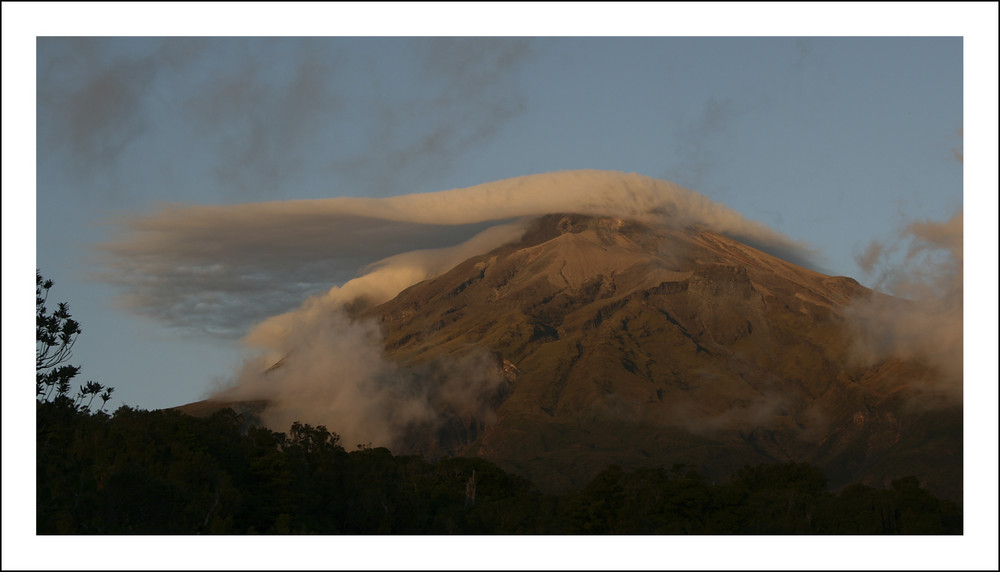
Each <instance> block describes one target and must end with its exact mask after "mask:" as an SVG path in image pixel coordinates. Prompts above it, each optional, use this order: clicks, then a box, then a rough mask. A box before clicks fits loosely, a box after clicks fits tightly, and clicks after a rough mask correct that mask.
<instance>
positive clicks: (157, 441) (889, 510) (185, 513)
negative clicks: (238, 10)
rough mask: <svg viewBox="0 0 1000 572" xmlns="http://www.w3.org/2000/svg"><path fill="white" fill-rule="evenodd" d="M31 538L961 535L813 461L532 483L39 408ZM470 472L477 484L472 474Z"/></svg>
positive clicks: (275, 435)
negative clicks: (559, 490)
mask: <svg viewBox="0 0 1000 572" xmlns="http://www.w3.org/2000/svg"><path fill="white" fill-rule="evenodd" d="M36 423H37V493H36V494H37V497H36V509H37V510H36V516H37V526H36V531H37V533H38V534H961V533H962V514H961V511H960V510H959V509H958V508H957V507H956V505H955V504H954V503H953V502H950V501H942V500H940V499H937V498H935V497H934V496H933V495H931V494H930V493H928V492H927V491H925V490H924V489H922V488H920V486H919V482H918V481H917V479H916V478H913V477H908V478H904V479H899V480H897V481H895V482H893V483H892V487H891V488H890V489H888V490H883V489H875V488H871V487H867V486H863V485H851V486H849V487H846V488H844V489H842V490H841V491H839V492H837V493H832V492H830V491H828V490H827V489H826V480H825V478H824V476H823V473H822V472H821V471H820V470H819V469H817V468H815V467H812V466H809V465H805V464H796V463H788V464H779V465H761V466H755V467H745V468H744V469H743V470H741V471H739V472H738V474H736V475H734V476H733V478H732V479H730V480H729V481H728V482H726V483H722V484H712V483H709V482H707V481H706V479H705V478H704V477H702V476H701V475H699V474H697V473H696V472H694V471H690V470H687V469H686V468H685V467H683V466H675V467H672V468H669V469H667V468H663V467H661V468H646V469H638V470H635V471H625V470H622V469H621V468H618V467H616V466H612V467H609V468H608V469H606V470H605V471H603V472H601V473H600V474H599V475H597V476H596V477H595V478H594V479H593V480H592V481H591V482H590V483H589V484H588V485H587V486H586V487H585V488H584V489H582V490H580V491H577V492H572V493H568V494H565V495H547V494H541V493H539V492H538V491H537V490H536V489H535V488H534V486H533V485H532V484H531V483H530V482H529V481H527V480H525V479H523V478H521V477H518V476H514V475H510V474H507V473H505V472H504V471H503V470H501V469H500V468H498V467H497V466H496V465H494V464H492V463H490V462H489V461H486V460H483V459H476V458H446V459H440V460H436V461H428V460H425V459H423V458H421V457H413V456H394V455H392V454H391V453H390V452H389V451H388V450H387V449H383V448H359V449H357V450H354V451H350V452H348V451H347V450H345V449H344V448H343V447H342V446H341V444H340V443H339V437H338V436H337V435H336V434H335V433H331V432H330V431H328V430H327V429H326V428H325V427H322V426H320V427H311V426H309V425H301V424H294V425H293V426H292V427H291V429H290V430H289V431H288V432H287V433H280V432H274V431H271V430H269V429H265V428H261V427H255V426H250V425H249V424H248V423H247V421H246V420H245V419H244V418H243V417H241V416H239V415H237V414H236V413H234V412H233V411H231V410H225V411H222V412H219V413H216V414H214V415H212V416H211V417H208V418H204V419H200V418H195V417H190V416H187V415H184V414H181V413H178V412H174V411H169V410H167V411H143V410H137V409H132V408H129V407H121V408H119V409H118V410H117V411H116V412H115V413H114V414H113V415H108V414H106V413H102V412H98V413H95V414H90V413H88V412H86V411H79V410H78V409H76V408H74V407H72V406H71V404H69V403H67V400H57V401H55V402H38V404H37V415H36ZM473 475H474V479H473Z"/></svg>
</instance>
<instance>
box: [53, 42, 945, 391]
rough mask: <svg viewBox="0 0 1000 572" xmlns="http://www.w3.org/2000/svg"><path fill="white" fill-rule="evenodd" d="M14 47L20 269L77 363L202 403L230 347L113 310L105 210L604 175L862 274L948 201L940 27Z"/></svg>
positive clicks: (120, 384) (225, 367)
mask: <svg viewBox="0 0 1000 572" xmlns="http://www.w3.org/2000/svg"><path fill="white" fill-rule="evenodd" d="M36 53H37V63H36V67H37V82H38V98H37V105H38V109H37V129H38V131H37V136H38V139H37V146H36V149H37V185H38V186H37V208H38V222H39V226H38V232H37V248H38V251H37V260H38V266H39V267H40V268H41V270H42V272H43V274H44V275H46V276H48V277H51V278H52V279H54V280H55V281H56V288H55V289H54V291H53V296H56V297H58V298H59V299H60V300H63V299H65V300H68V301H69V302H70V303H71V307H72V308H73V309H74V313H75V315H76V316H77V317H78V318H79V320H80V322H81V323H82V324H83V326H84V329H85V334H84V335H83V336H81V338H80V341H79V342H78V346H77V350H76V356H75V357H76V359H77V360H78V361H79V363H81V364H82V365H83V367H84V371H85V375H87V376H93V377H94V378H96V379H99V380H103V382H105V383H110V384H111V385H113V386H115V387H116V388H117V389H118V393H117V394H116V397H117V399H118V400H119V403H129V404H131V405H136V406H140V407H148V408H154V407H168V406H172V405H177V404H181V403H187V402H190V401H195V400H197V399H200V398H202V397H204V392H205V391H206V389H208V388H209V387H210V386H211V384H212V379H213V377H219V376H225V375H226V374H228V373H229V372H230V371H231V369H232V368H233V367H234V365H233V364H234V360H235V361H236V362H238V360H239V359H241V355H242V354H241V352H240V351H239V350H237V349H235V347H236V345H235V343H234V340H232V339H230V338H219V339H214V338H212V337H209V336H208V335H204V334H199V333H196V332H195V333H192V332H190V331H184V332H177V331H173V330H171V329H169V328H166V327H164V325H163V324H161V323H157V322H151V321H149V320H143V319H136V317H133V316H132V315H131V314H129V313H127V312H125V311H123V310H120V309H116V308H115V307H114V306H113V304H114V301H115V296H116V290H115V288H116V285H115V284H113V283H112V284H108V283H104V282H97V281H94V280H93V278H92V277H91V275H90V274H91V273H92V272H94V271H95V270H96V269H97V267H99V266H100V261H99V260H98V259H97V257H96V254H97V249H96V248H95V247H94V245H95V244H97V243H100V242H103V241H107V240H110V239H111V237H112V236H114V232H116V230H117V227H116V226H115V224H114V223H113V220H114V218H115V217H118V216H122V215H123V214H124V213H127V212H137V213H148V212H150V211H152V210H153V209H154V208H155V207H156V206H157V205H158V204H159V203H163V202H181V203H196V204H233V203H241V202H257V201H275V200H287V199H310V198H326V197H335V196H373V197H386V196H391V195H399V194H410V193H418V192H431V191H438V190H444V189H452V188H458V187H466V186H471V185H476V184H479V183H485V182H490V181H494V180H498V179H505V178H509V177H513V176H519V175H527V174H534V173H543V172H550V171H558V170H565V169H611V170H619V171H625V172H636V173H639V174H643V175H647V176H651V177H656V178H663V179H668V180H671V181H673V182H675V183H678V184H680V185H682V186H685V187H687V188H690V189H693V190H696V191H698V192H700V193H702V194H704V195H706V196H708V197H710V198H712V199H713V200H716V201H718V202H721V203H723V204H725V205H727V206H729V207H730V208H733V209H735V210H737V211H739V212H741V213H743V214H744V215H745V216H746V217H748V218H751V219H754V220H757V221H760V222H762V223H765V224H767V225H768V226H770V227H772V228H773V229H775V230H777V231H779V232H782V233H784V234H786V235H788V236H790V237H792V238H794V239H797V240H801V241H804V242H806V243H808V244H809V245H811V246H812V247H813V248H815V249H816V250H817V251H819V253H820V255H821V256H820V257H819V258H818V259H817V261H816V262H817V266H818V268H819V269H821V270H826V271H828V272H829V273H831V274H840V275H849V276H853V277H855V278H857V279H858V280H860V281H861V282H863V283H866V284H868V285H870V286H873V285H875V284H874V282H875V281H876V280H877V276H868V275H865V274H864V273H863V272H862V271H861V269H860V268H858V266H857V264H856V263H855V262H854V259H853V256H854V255H855V254H857V253H858V252H859V251H861V250H863V248H864V247H865V246H866V245H867V244H868V243H869V242H870V241H872V240H891V239H892V237H893V236H895V235H896V233H898V232H899V231H900V230H901V229H902V228H903V226H905V224H907V223H908V222H910V221H913V220H920V219H931V220H944V219H946V218H948V217H949V216H951V215H952V214H954V213H956V212H959V211H960V210H961V209H962V203H963V201H962V199H963V185H962V163H961V162H959V161H958V160H957V159H956V157H955V152H956V150H959V149H962V146H963V138H962V134H961V132H960V130H961V128H962V125H963V99H962V95H963V91H962V89H963V88H962V58H963V47H962V40H961V38H958V37H950V38H949V37H944V38H802V37H787V38H553V37H547V38H287V39H269V38H205V39H200V38H199V39H186V38H176V39H163V38H94V39H88V38H41V39H39V41H38V44H37V52H36ZM332 285H334V284H333V283H330V284H329V286H332ZM117 293H118V294H120V291H119V292H117ZM139 372H141V373H139ZM137 376H138V377H139V379H137Z"/></svg>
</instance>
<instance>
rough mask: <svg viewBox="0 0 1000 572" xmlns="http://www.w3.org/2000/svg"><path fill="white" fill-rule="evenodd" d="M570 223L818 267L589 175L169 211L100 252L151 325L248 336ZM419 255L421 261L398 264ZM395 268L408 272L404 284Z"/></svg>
mask: <svg viewBox="0 0 1000 572" xmlns="http://www.w3.org/2000/svg"><path fill="white" fill-rule="evenodd" d="M559 212H577V213H580V214H588V215H604V216H617V217H621V218H634V219H640V220H643V221H646V222H653V223H661V224H664V223H666V224H676V225H688V224H701V225H705V226H706V227H708V228H711V229H712V230H715V231H718V232H722V233H725V234H729V235H732V236H734V237H737V238H740V239H741V240H744V241H747V242H749V243H751V244H752V245H753V246H755V247H758V248H761V249H762V250H765V251H770V252H771V253H774V254H777V255H779V256H781V257H783V258H786V259H788V260H790V261H792V262H796V263H799V264H806V265H808V261H809V260H810V258H811V257H812V255H813V253H812V252H811V251H810V250H809V249H807V248H806V247H804V246H803V245H801V244H799V243H796V242H795V241H793V240H791V239H789V238H788V237H785V236H784V235H781V234H779V233H777V232H775V231H773V230H771V229H769V228H768V227H766V226H764V225H762V224H760V223H757V222H754V221H750V220H747V219H746V218H744V217H743V216H742V215H741V214H740V213H738V212H736V211H734V210H732V209H729V208H727V207H725V206H724V205H721V204H719V203H716V202H714V201H712V200H710V199H708V198H707V197H705V196H702V195H700V194H698V193H696V192H694V191H691V190H688V189H685V188H682V187H680V186H677V185H675V184H673V183H670V182H668V181H663V180H659V179H654V178H651V177H646V176H643V175H638V174H626V173H621V172H616V171H598V170H579V171H560V172H554V173H544V174H537V175H527V176H522V177H515V178H510V179H504V180H500V181H495V182H491V183H484V184H480V185H476V186H472V187H467V188H460V189H452V190H446V191H438V192H431V193H419V194H410V195H398V196H393V197H386V198H354V197H338V198H329V199H314V200H294V201H280V202H260V203H246V204H235V205H164V206H162V207H160V208H159V209H158V210H157V211H155V212H153V213H150V214H145V215H131V216H126V217H123V218H120V219H119V220H118V221H117V223H118V225H120V229H121V231H122V232H120V233H119V235H118V236H117V237H116V238H115V239H114V240H113V241H112V242H110V243H107V244H104V245H101V249H102V251H103V253H104V254H105V255H106V258H105V261H104V262H105V269H104V270H103V271H102V273H101V274H102V277H103V278H104V279H105V280H108V281H110V282H113V283H117V284H119V285H121V286H122V287H123V288H124V293H123V295H122V297H121V299H120V300H121V302H122V303H123V304H124V305H125V306H126V307H128V308H130V309H132V310H133V311H135V312H137V313H139V314H143V315H147V316H150V317H153V318H155V319H158V320H161V321H163V322H165V323H167V324H170V325H173V326H177V327H182V328H189V329H193V330H201V331H208V332H212V333H222V334H228V335H242V334H244V333H246V331H247V329H248V328H249V327H250V326H251V325H252V324H255V323H258V322H260V321H261V320H263V319H264V318H267V317H269V316H274V315H276V314H280V313H282V312H286V311H288V310H289V309H291V308H294V307H295V306H297V305H298V304H300V303H301V302H302V301H303V300H304V299H305V298H306V297H308V296H309V295H314V294H318V293H320V292H323V291H325V290H327V289H328V288H330V287H331V286H333V285H340V284H344V283H345V282H347V281H349V280H351V279H352V278H356V277H358V275H359V273H360V272H363V271H366V270H369V269H370V270H371V272H372V273H381V275H383V276H388V275H392V276H394V277H395V280H396V282H394V283H393V284H392V285H391V287H387V288H381V289H380V291H381V294H380V297H384V296H389V297H391V296H392V295H394V294H395V293H396V292H398V291H399V290H402V289H403V288H405V287H407V286H409V285H411V284H413V283H415V282H416V281H419V280H424V279H426V278H429V277H432V276H433V275H434V274H435V273H440V272H443V271H445V270H447V269H448V268H447V267H443V266H442V264H443V261H448V262H449V263H450V264H452V265H453V264H457V263H458V262H461V260H463V259H455V258H456V256H457V255H458V254H459V253H460V254H461V255H462V256H465V257H466V258H467V257H470V256H474V255H475V254H480V253H482V252H486V251H488V250H490V249H492V248H495V247H497V246H500V245H502V244H504V243H506V242H510V241H513V240H517V238H519V236H520V235H519V233H518V232H517V231H518V229H519V228H523V227H522V226H519V225H517V224H513V226H512V221H514V220H517V219H523V218H526V217H534V216H540V215H544V214H550V213H559ZM499 225H502V226H500V228H499V229H498V228H496V227H497V226H499ZM463 244H464V245H465V246H464V247H460V248H459V246H461V245H463ZM473 246H474V248H475V249H481V250H480V251H479V252H476V251H474V250H471V248H472V247H473ZM452 247H454V248H452ZM413 251H420V252H421V253H422V254H421V255H420V256H412V255H411V256H399V255H403V254H406V253H410V252H413ZM390 257H395V258H392V259H390ZM387 259H390V260H387ZM379 261H383V263H380V264H374V263H377V262H379ZM396 262H401V263H405V265H407V267H408V269H409V271H408V272H395V270H397V268H396V267H395V266H394V263H396ZM373 278H374V276H373ZM397 288H398V289H397Z"/></svg>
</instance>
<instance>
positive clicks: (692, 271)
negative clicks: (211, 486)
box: [360, 214, 962, 498]
mask: <svg viewBox="0 0 1000 572" xmlns="http://www.w3.org/2000/svg"><path fill="white" fill-rule="evenodd" d="M872 295H874V294H873V293H871V292H870V291H868V290H867V289H865V288H864V287H862V286H861V285H859V284H858V283H857V282H856V281H854V280H852V279H850V278H845V277H831V276H826V275H823V274H820V273H817V272H813V271H810V270H807V269H805V268H802V267H799V266H796V265H794V264H791V263H788V262H785V261H783V260H780V259H778V258H775V257H773V256H769V255H767V254H765V253H763V252H760V251H758V250H756V249H754V248H751V247H749V246H747V245H745V244H741V243H740V242H737V241H735V240H733V239H730V238H727V237H725V236H722V235H720V234H716V233H713V232H709V231H707V230H704V229H699V228H685V229H665V228H656V229H653V228H648V227H646V226H643V225H641V224H638V223H634V222H629V221H624V220H620V219H615V218H600V217H586V216H581V215H573V214H565V215H549V216H546V217H542V218H541V219H539V220H538V221H536V223H535V225H534V226H533V227H532V228H531V229H530V230H529V231H528V232H527V233H526V234H525V236H524V238H523V240H522V241H521V242H520V243H517V244H512V245H507V246H504V247H501V248H499V249H497V250H495V251H493V252H490V253H487V254H484V255H481V256H477V257H474V258H471V259H469V260H467V261H465V262H463V263H461V264H459V265H458V266H456V267H455V268H453V269H452V270H451V271H449V272H447V273H445V274H443V275H441V276H439V277H437V278H435V279H432V280H428V281H425V282H422V283H419V284H416V285H414V286H412V287H410V288H408V289H407V290H405V291H403V292H402V293H400V294H399V295H398V296H397V297H396V298H395V299H393V300H390V301H389V302H386V303H384V304H382V305H380V306H377V307H374V308H368V309H367V310H364V311H363V312H361V313H360V316H363V317H369V318H376V319H377V320H379V322H380V323H381V325H382V327H383V329H384V332H385V344H386V351H387V353H388V355H389V356H390V357H391V358H392V359H393V360H395V361H397V362H399V363H402V364H405V365H407V366H409V367H411V368H429V369H427V371H428V372H432V370H433V368H434V367H435V365H434V364H436V363H441V362H442V361H443V360H448V359H454V358H456V357H457V356H462V355H465V354H468V353H470V352H472V351H478V352H482V351H484V350H485V351H488V352H491V354H492V355H494V356H496V358H495V360H496V362H495V363H494V364H493V366H491V367H495V368H496V369H497V371H500V372H502V375H504V376H506V377H505V379H506V381H505V383H504V384H503V385H502V387H503V391H501V392H499V393H498V394H497V395H496V396H494V400H493V402H492V404H493V405H495V407H494V408H492V409H491V411H492V412H493V414H491V415H490V416H489V418H488V419H465V420H461V419H460V416H455V415H451V419H452V420H453V421H452V422H450V423H448V424H447V425H446V427H449V429H447V430H446V431H445V432H446V433H448V434H447V435H444V434H441V431H440V430H439V431H438V432H437V434H435V435H428V434H425V433H421V432H420V431H419V430H417V429H415V430H414V432H412V434H411V435H410V437H409V438H408V439H407V442H406V443H405V444H403V445H402V449H404V450H400V451H399V452H400V453H404V452H420V453H427V454H456V455H479V456H483V457H485V458H488V459H490V460H491V461H494V462H496V463H497V464H499V465H501V466H502V467H504V468H505V469H507V470H510V471H513V472H517V473H519V474H522V475H524V476H526V477H528V478H529V479H531V480H533V481H534V482H536V483H537V484H538V485H539V487H540V488H541V489H542V490H548V491H561V490H566V489H569V488H573V487H578V486H582V485H583V484H585V483H586V482H588V481H589V480H590V479H591V478H592V477H593V476H594V475H595V474H596V473H597V472H598V471H600V470H601V469H603V468H605V467H606V466H607V465H608V464H610V463H617V464H619V465H621V466H623V467H638V466H643V465H653V464H664V465H668V466H669V465H672V464H675V463H685V464H688V465H691V466H694V467H696V468H698V469H699V470H701V471H703V472H705V473H707V474H708V475H710V476H713V477H717V478H724V477H725V476H726V475H728V474H730V473H732V472H733V471H734V470H736V469H738V468H739V467H741V466H742V465H744V464H746V463H760V462H769V461H787V460H795V461H804V462H810V463H814V464H817V465H819V466H821V467H823V468H824V469H826V471H827V474H828V475H829V476H830V479H831V484H832V485H834V486H837V485H839V484H844V483H847V482H850V481H857V480H862V481H865V482H869V483H872V484H876V483H877V484H881V483H883V482H886V481H887V480H891V479H892V478H896V477H900V476H905V475H910V474H914V475H917V476H918V477H920V479H921V480H922V481H923V482H924V484H925V485H926V486H928V487H930V488H931V489H932V490H934V491H935V492H937V493H938V494H944V495H947V496H950V497H952V498H959V497H960V495H961V450H962V447H961V442H962V441H961V439H962V433H961V427H962V424H961V419H962V413H961V407H960V405H949V404H947V403H938V402H934V400H933V398H931V397H926V396H923V395H922V394H920V393H919V392H917V391H915V390H913V389H912V388H911V385H912V383H911V382H912V381H913V380H915V379H926V378H928V377H932V376H934V375H936V374H935V372H934V371H932V370H930V369H929V368H927V367H925V366H922V365H921V364H918V363H905V362H898V360H897V361H890V362H883V363H879V364H875V365H872V364H858V363H857V360H855V359H853V358H852V355H851V353H852V350H851V347H852V346H851V342H852V339H851V330H850V328H849V327H848V324H847V323H846V320H845V317H844V314H843V312H842V309H843V308H844V307H845V306H846V305H847V304H849V303H850V301H851V300H852V299H854V298H856V297H859V296H872ZM428 375H430V377H429V378H428V379H431V381H430V383H432V382H433V381H432V378H433V375H432V374H428ZM491 407H492V405H491Z"/></svg>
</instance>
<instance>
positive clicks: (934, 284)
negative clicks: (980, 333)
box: [847, 213, 963, 401]
mask: <svg viewBox="0 0 1000 572" xmlns="http://www.w3.org/2000/svg"><path fill="white" fill-rule="evenodd" d="M962 218H963V217H962V213H958V214H955V215H954V216H952V217H951V218H950V219H948V220H947V221H944V222H935V221H918V222H914V223H911V224H910V225H908V226H907V227H906V228H905V229H904V230H903V232H902V233H901V234H900V236H899V237H898V238H897V239H896V240H894V241H892V242H889V243H879V242H873V243H872V244H870V245H869V246H868V248H867V249H866V250H865V251H864V252H863V253H861V254H860V255H858V256H857V262H858V265H859V266H861V268H862V269H863V270H865V271H866V272H870V273H877V276H878V279H877V283H876V288H877V289H879V290H883V291H886V292H889V293H891V294H893V295H895V296H897V297H898V298H900V299H889V298H887V297H884V296H873V297H870V298H865V299H859V300H856V301H855V302H854V303H853V304H852V305H851V306H850V307H849V308H848V309H847V315H848V316H849V317H850V319H851V320H852V323H853V325H854V327H855V331H856V342H855V346H854V349H855V355H856V357H857V358H858V359H859V360H860V361H862V362H864V363H873V362H876V361H880V360H884V359H887V358H889V357H898V358H902V359H913V360H917V361H921V362H924V363H926V364H928V365H930V366H932V367H934V368H936V369H937V370H938V372H939V373H940V374H941V376H940V377H935V378H934V380H933V381H929V382H927V384H926V386H925V387H924V389H927V390H933V391H938V392H942V393H943V394H944V395H945V396H947V397H949V398H951V399H953V400H959V401H960V400H961V398H962V380H963V365H962V348H963V344H962V340H963V338H962V327H963V316H962V310H963V294H962V291H963V279H962V269H963V258H962V242H963V239H962V236H963V225H962ZM898 253H902V258H901V259H899V261H898V262H893V261H894V260H896V255H897V254H898Z"/></svg>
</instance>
